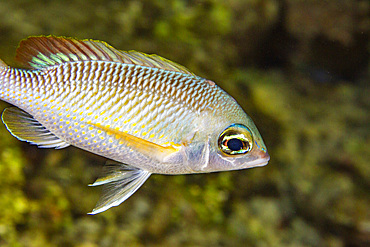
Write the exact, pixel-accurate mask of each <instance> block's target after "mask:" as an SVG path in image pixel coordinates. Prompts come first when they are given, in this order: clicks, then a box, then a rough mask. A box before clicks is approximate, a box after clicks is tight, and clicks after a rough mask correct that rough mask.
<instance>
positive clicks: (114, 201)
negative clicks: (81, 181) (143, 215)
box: [89, 163, 151, 214]
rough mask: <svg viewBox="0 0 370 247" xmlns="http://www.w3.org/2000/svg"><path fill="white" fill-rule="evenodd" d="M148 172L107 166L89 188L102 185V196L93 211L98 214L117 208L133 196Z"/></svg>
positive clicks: (127, 166)
mask: <svg viewBox="0 0 370 247" xmlns="http://www.w3.org/2000/svg"><path fill="white" fill-rule="evenodd" d="M150 175H151V173H150V172H148V171H145V170H142V169H140V168H136V167H133V166H130V165H126V164H120V163H115V164H107V165H105V166H104V170H103V176H102V177H100V178H98V179H97V180H96V181H95V182H94V183H93V184H91V185H89V186H98V185H103V192H102V196H101V197H100V199H99V201H98V203H97V204H96V206H95V208H94V209H93V211H91V212H90V213H89V214H98V213H101V212H103V211H105V210H107V209H109V208H111V207H115V206H118V205H119V204H121V203H122V202H124V201H125V200H126V199H127V198H129V197H130V196H131V195H132V194H134V193H135V192H136V191H137V190H138V189H139V188H140V187H141V186H142V185H143V184H144V182H145V181H146V180H147V179H148V178H149V176H150Z"/></svg>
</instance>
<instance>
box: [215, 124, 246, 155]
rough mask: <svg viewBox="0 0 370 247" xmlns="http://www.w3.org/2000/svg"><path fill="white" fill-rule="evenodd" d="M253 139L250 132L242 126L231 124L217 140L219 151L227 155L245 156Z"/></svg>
mask: <svg viewBox="0 0 370 247" xmlns="http://www.w3.org/2000/svg"><path fill="white" fill-rule="evenodd" d="M252 146H253V137H252V133H251V131H250V130H249V129H248V128H247V127H245V126H244V125H242V124H232V125H230V126H229V127H227V128H226V129H225V130H224V131H223V132H222V133H221V134H220V137H219V138H218V147H219V149H220V150H221V151H222V152H223V153H224V154H227V155H238V154H245V153H248V152H249V151H251V149H252Z"/></svg>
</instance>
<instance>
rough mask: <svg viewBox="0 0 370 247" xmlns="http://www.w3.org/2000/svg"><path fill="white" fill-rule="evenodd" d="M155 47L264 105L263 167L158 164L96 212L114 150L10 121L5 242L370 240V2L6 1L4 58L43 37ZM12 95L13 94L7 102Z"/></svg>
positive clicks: (3, 146)
mask: <svg viewBox="0 0 370 247" xmlns="http://www.w3.org/2000/svg"><path fill="white" fill-rule="evenodd" d="M49 34H52V35H62V36H69V37H76V38H81V39H85V38H89V39H98V40H103V41H106V42H108V43H109V44H111V45H112V46H113V47H115V48H117V49H121V50H137V51H142V52H145V53H150V54H151V53H155V54H158V55H161V56H163V57H165V58H168V59H170V60H172V61H175V62H177V63H179V64H181V65H184V66H186V67H187V68H189V69H190V70H191V71H193V72H194V73H195V74H196V75H199V76H202V77H204V78H207V79H211V80H213V81H215V82H216V83H217V84H218V85H219V86H220V87H221V88H223V89H225V90H226V91H227V92H228V93H229V94H231V95H232V96H233V97H234V98H235V99H236V100H237V101H238V102H239V103H240V104H241V106H242V107H243V108H244V110H245V111H246V112H247V113H248V114H249V115H250V116H251V117H252V119H253V120H254V122H255V124H256V125H257V127H258V129H259V131H260V133H261V135H262V137H263V139H264V141H265V143H266V145H267V149H268V151H269V154H270V156H271V160H270V162H269V164H268V165H267V166H265V167H262V168H254V169H249V170H241V171H232V172H221V173H212V174H199V175H181V176H165V175H153V176H152V177H151V179H149V180H148V181H147V182H146V183H145V184H144V185H143V186H142V188H141V189H139V191H137V192H136V193H135V194H134V195H133V196H132V197H131V198H129V199H128V200H127V201H126V202H124V203H123V204H121V205H120V206H119V207H115V208H112V209H110V210H108V211H106V212H104V213H101V214H99V215H95V216H91V215H87V214H86V213H87V212H90V211H91V210H92V208H93V207H94V205H95V203H96V202H97V200H98V198H99V195H100V189H99V188H91V187H90V188H89V187H88V186H87V185H88V184H89V183H92V182H94V180H95V179H96V178H97V176H98V174H99V173H100V171H101V169H102V166H103V165H104V164H105V162H106V160H105V159H104V158H102V157H99V156H96V155H93V154H91V153H88V152H85V151H82V150H79V149H77V148H74V147H69V148H66V149H62V150H53V149H51V150H47V149H38V148H37V147H36V146H33V145H29V144H28V143H24V142H20V141H18V140H17V139H16V138H14V137H13V136H11V135H10V133H9V132H8V131H7V130H6V128H5V126H4V125H3V124H0V246H79V247H95V246H135V247H139V246H175V247H176V246H261V247H265V246H291V247H293V246H338V247H358V246H370V206H369V205H370V196H369V191H370V169H369V168H370V166H369V163H370V87H369V85H370V64H369V52H370V42H369V34H370V2H369V1H366V0H337V1H321V0H228V1H220V0H193V1H191V0H188V1H185V0H143V1H139V0H133V1H118V0H104V1H102V0H90V1H88V0H64V1H61V0H50V1H48V0H12V1H8V0H0V57H1V59H3V60H4V61H5V62H7V63H8V64H10V65H12V66H17V65H16V63H15V62H14V55H15V50H16V48H17V45H18V43H19V42H20V40H22V39H24V38H26V37H28V36H31V35H49ZM8 106H9V105H8V104H6V103H4V102H1V103H0V108H1V109H0V110H1V111H2V110H3V109H4V108H6V107H8Z"/></svg>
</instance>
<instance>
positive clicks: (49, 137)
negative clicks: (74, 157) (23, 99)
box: [1, 107, 69, 149]
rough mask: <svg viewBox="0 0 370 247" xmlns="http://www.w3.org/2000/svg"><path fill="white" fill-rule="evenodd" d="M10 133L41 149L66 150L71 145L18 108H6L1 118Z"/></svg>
mask: <svg viewBox="0 0 370 247" xmlns="http://www.w3.org/2000/svg"><path fill="white" fill-rule="evenodd" d="M1 118H2V120H3V123H4V124H5V126H6V128H7V129H8V130H9V132H10V133H11V134H12V135H13V136H15V137H16V138H18V139H19V140H21V141H27V142H30V143H31V144H36V145H38V147H41V148H58V149H59V148H65V147H68V146H69V144H68V143H66V142H65V141H63V140H61V139H59V138H58V137H57V136H55V135H54V134H53V133H51V132H50V131H49V130H48V129H47V128H45V127H44V126H43V125H42V124H41V123H39V122H38V121H37V120H36V119H34V118H33V116H31V115H30V114H28V113H27V112H25V111H22V110H21V109H19V108H17V107H9V108H6V109H5V110H4V112H3V115H2V116H1Z"/></svg>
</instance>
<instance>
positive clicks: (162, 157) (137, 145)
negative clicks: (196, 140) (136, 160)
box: [89, 123, 180, 162]
mask: <svg viewBox="0 0 370 247" xmlns="http://www.w3.org/2000/svg"><path fill="white" fill-rule="evenodd" d="M89 124H90V125H93V126H95V127H97V128H99V129H101V130H104V131H105V132H107V133H108V134H112V135H115V138H117V139H119V140H120V141H121V142H123V143H124V144H125V145H126V146H127V147H130V148H131V149H133V150H135V151H137V152H140V153H142V154H144V155H145V156H147V157H150V158H152V159H155V160H157V161H160V162H165V161H166V159H167V158H168V157H169V156H171V155H173V154H175V153H177V152H179V150H180V145H178V146H167V147H164V146H161V145H158V144H156V143H154V142H150V141H147V140H144V139H142V138H139V137H136V136H133V135H130V134H128V133H125V132H122V131H119V130H115V129H111V128H108V127H105V126H101V125H99V124H93V123H89Z"/></svg>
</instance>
